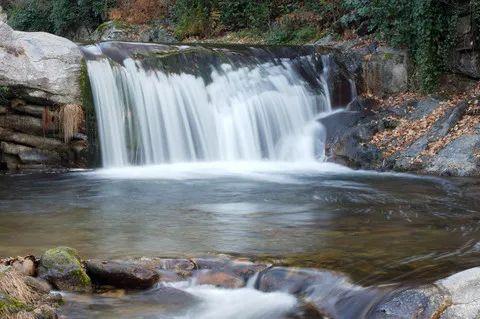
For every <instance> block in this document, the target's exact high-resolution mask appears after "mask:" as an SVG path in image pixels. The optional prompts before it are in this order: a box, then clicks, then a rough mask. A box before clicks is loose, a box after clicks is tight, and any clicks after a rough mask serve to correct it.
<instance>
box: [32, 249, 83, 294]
mask: <svg viewBox="0 0 480 319" xmlns="http://www.w3.org/2000/svg"><path fill="white" fill-rule="evenodd" d="M38 276H39V277H40V278H42V279H45V280H47V281H48V282H49V283H50V284H52V285H53V286H54V287H55V288H57V289H60V290H66V291H75V292H88V291H91V289H92V284H91V280H90V277H88V275H87V273H86V272H85V270H84V268H83V266H82V263H81V261H80V258H79V256H78V253H77V251H76V250H75V249H72V248H69V247H58V248H53V249H50V250H47V251H46V252H45V253H44V254H43V256H42V258H41V259H40V265H39V267H38Z"/></svg>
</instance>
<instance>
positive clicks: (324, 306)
mask: <svg viewBox="0 0 480 319" xmlns="http://www.w3.org/2000/svg"><path fill="white" fill-rule="evenodd" d="M257 286H258V289H259V290H261V291H264V292H273V291H282V292H288V293H291V294H294V295H296V296H297V297H301V298H303V300H304V301H305V302H306V303H308V304H309V305H310V307H314V308H315V310H316V311H315V312H316V313H319V314H322V315H324V316H327V317H331V318H363V316H364V315H365V314H366V313H367V311H368V310H369V309H370V308H371V305H372V304H373V303H374V302H376V301H377V300H378V299H379V298H380V297H381V296H382V293H381V292H380V291H378V290H376V289H369V288H363V287H359V286H355V285H353V284H352V283H351V282H350V280H349V278H348V277H346V276H344V275H342V274H339V273H336V272H332V271H326V270H314V269H301V268H300V269H297V268H284V267H273V268H270V269H267V270H265V271H264V272H262V273H261V274H260V276H259V279H258V282H257Z"/></svg>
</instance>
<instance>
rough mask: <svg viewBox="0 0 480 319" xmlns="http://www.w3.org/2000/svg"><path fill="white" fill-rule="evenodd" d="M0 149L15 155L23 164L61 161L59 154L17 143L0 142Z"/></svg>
mask: <svg viewBox="0 0 480 319" xmlns="http://www.w3.org/2000/svg"><path fill="white" fill-rule="evenodd" d="M0 149H1V151H2V152H4V153H6V154H11V155H17V156H18V158H19V159H20V161H21V162H22V163H23V164H38V163H59V162H60V161H61V158H60V156H59V154H58V153H56V152H51V151H47V150H39V149H34V148H31V147H28V146H24V145H19V144H11V143H7V142H1V143H0Z"/></svg>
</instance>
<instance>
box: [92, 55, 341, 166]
mask: <svg viewBox="0 0 480 319" xmlns="http://www.w3.org/2000/svg"><path fill="white" fill-rule="evenodd" d="M88 50H90V51H91V52H93V53H94V54H95V55H96V56H97V57H99V58H98V59H93V60H88V61H87V65H88V73H89V77H90V80H91V86H92V92H93V97H94V102H95V108H96V112H97V119H98V126H99V136H100V142H101V151H102V158H103V166H104V167H109V168H111V167H129V166H135V165H157V164H162V163H183V162H198V161H211V162H217V161H224V162H225V161H230V162H234V161H262V160H269V161H290V162H296V161H302V162H304V161H316V160H320V161H321V160H323V159H324V155H325V153H324V148H325V147H324V144H325V138H326V134H325V131H324V129H323V126H322V125H321V124H320V123H319V122H318V121H316V117H317V116H318V115H319V114H321V113H322V112H330V111H331V103H330V92H329V88H328V85H327V80H326V76H328V72H329V64H330V63H332V62H331V61H330V58H329V57H328V56H324V57H322V62H323V65H324V70H323V73H321V74H320V75H319V79H318V82H319V83H317V84H318V86H319V87H322V88H323V89H322V90H320V91H323V92H316V91H315V90H312V89H311V88H310V87H309V85H308V84H307V82H306V80H305V79H303V78H302V76H301V74H300V73H299V72H298V71H297V70H296V69H295V64H294V62H293V61H292V60H290V59H277V61H276V62H275V63H273V62H263V63H260V64H254V63H253V62H252V64H253V65H249V66H242V67H238V66H236V67H233V66H232V65H231V64H228V63H223V64H221V65H219V66H218V67H216V68H214V67H213V66H212V69H211V74H210V78H211V81H206V80H205V79H204V78H202V77H201V76H200V75H192V74H188V73H166V72H164V71H162V70H160V69H158V70H157V69H151V68H148V69H145V68H144V67H143V66H142V64H141V62H140V61H137V60H135V59H134V58H126V59H124V60H123V63H122V64H118V63H113V62H112V61H110V60H109V59H108V58H107V57H104V56H103V55H102V54H103V53H102V51H101V48H100V47H96V46H91V47H89V48H88ZM299 58H300V59H303V60H302V61H303V62H302V63H303V65H308V68H310V69H311V70H314V69H315V65H314V63H315V62H314V58H313V57H312V56H303V57H299ZM315 72H316V71H315Z"/></svg>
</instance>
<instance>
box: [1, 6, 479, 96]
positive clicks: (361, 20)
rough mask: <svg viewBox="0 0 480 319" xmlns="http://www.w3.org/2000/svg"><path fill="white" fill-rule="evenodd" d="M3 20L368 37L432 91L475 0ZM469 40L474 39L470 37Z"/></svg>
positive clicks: (47, 10)
mask: <svg viewBox="0 0 480 319" xmlns="http://www.w3.org/2000/svg"><path fill="white" fill-rule="evenodd" d="M0 4H2V6H3V7H5V8H6V10H7V12H8V14H9V23H10V24H11V25H12V26H13V27H14V28H17V29H20V30H26V31H38V30H42V31H48V32H52V33H55V34H59V35H63V36H67V37H68V36H69V35H71V34H72V33H73V32H75V31H76V30H78V29H79V28H80V27H83V28H90V29H92V28H93V29H94V28H96V27H97V26H98V25H99V24H101V23H102V22H104V21H106V20H117V21H122V22H127V23H131V24H152V23H157V24H162V25H164V26H165V27H166V28H167V29H169V30H171V31H173V32H174V33H175V35H176V36H177V38H178V39H181V40H191V39H209V38H215V37H222V36H225V35H228V37H226V38H225V39H227V40H228V39H231V41H234V42H240V39H246V42H252V41H253V42H258V43H267V44H304V43H309V42H313V41H314V40H317V39H319V38H321V37H322V36H324V35H326V34H332V35H333V36H334V37H338V38H341V39H349V38H353V37H358V36H362V37H364V36H368V37H371V38H375V39H376V40H379V41H385V42H386V43H388V44H389V45H393V46H397V47H406V48H408V49H409V50H410V52H411V57H412V59H413V62H414V63H415V64H416V65H417V68H416V70H417V72H416V73H417V74H418V82H419V87H420V88H421V89H423V90H425V91H431V90H433V89H434V88H435V87H436V85H437V81H438V78H439V75H440V74H441V73H442V72H443V71H444V70H445V68H446V60H447V59H448V57H449V54H448V53H449V51H450V49H451V48H452V46H453V44H454V34H455V26H456V24H457V19H458V18H459V17H460V16H464V15H465V14H471V17H472V28H474V29H475V30H474V31H475V34H476V35H477V36H478V32H476V31H477V30H476V29H477V28H478V26H479V25H480V19H479V16H480V0H457V1H455V0H317V1H315V0H304V1H294V0H264V1H258V0H176V1H175V0H130V1H129V0H0ZM475 40H477V39H475Z"/></svg>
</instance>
